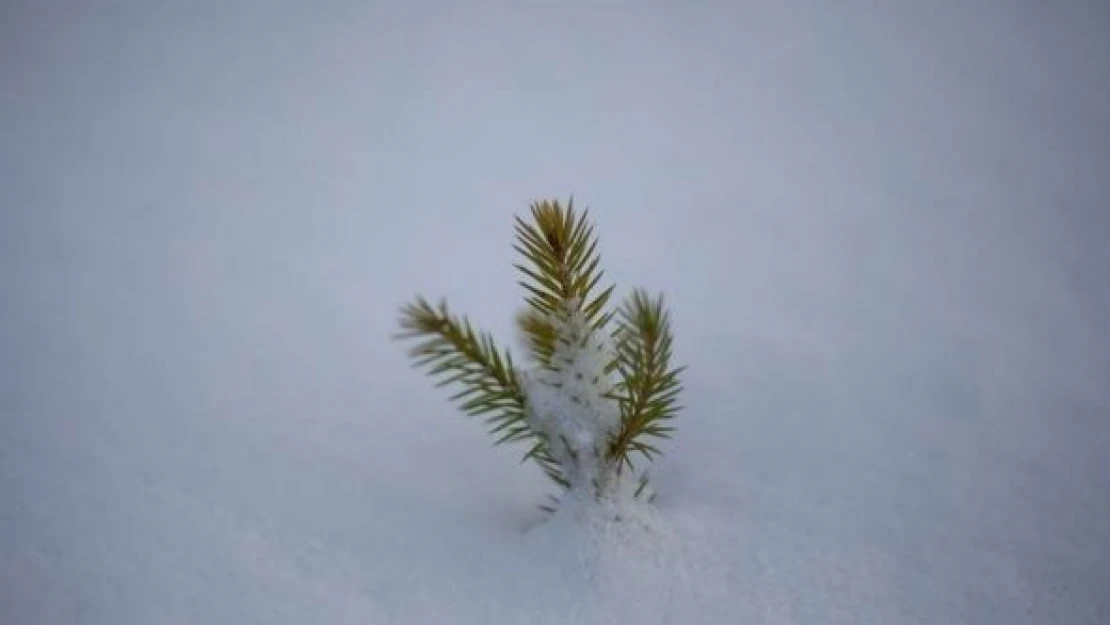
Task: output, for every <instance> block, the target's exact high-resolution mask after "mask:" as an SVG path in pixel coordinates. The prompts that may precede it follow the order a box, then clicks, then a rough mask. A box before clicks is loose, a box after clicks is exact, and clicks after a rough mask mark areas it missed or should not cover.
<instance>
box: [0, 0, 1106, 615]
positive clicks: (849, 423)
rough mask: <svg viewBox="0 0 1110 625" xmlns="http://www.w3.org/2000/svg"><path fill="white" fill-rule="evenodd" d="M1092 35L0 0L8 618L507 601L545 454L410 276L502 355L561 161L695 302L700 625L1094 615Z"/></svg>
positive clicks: (657, 275) (1048, 24)
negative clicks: (422, 339)
mask: <svg viewBox="0 0 1110 625" xmlns="http://www.w3.org/2000/svg"><path fill="white" fill-rule="evenodd" d="M1108 35H1110V10H1108V8H1107V7H1106V6H1105V5H1104V4H1102V3H1099V2H1082V1H1080V0H1074V1H1073V0H1067V1H1064V2H1055V3H1051V4H1046V3H1037V2H1022V1H1019V0H1014V1H1011V2H1000V3H991V4H989V5H988V4H983V3H967V2H954V1H953V2H948V1H941V2H931V3H914V2H888V3H875V2H855V1H848V2H837V3H826V2H809V1H805V0H799V1H793V2H746V3H732V2H720V3H713V2H691V3H665V2H647V3H645V2H637V3H631V2H628V3H620V2H613V3H608V2H600V3H593V2H589V3H587V2H581V3H575V2H570V3H565V2H564V3H561V4H559V5H558V6H554V5H547V4H541V3H494V2H472V3H447V2H407V3H400V2H398V3H379V2H349V1H346V2H345V1H338V0H337V1H328V0H325V1H322V2H313V3H296V2H284V1H277V2H254V1H250V0H246V1H235V2H190V3H184V2H181V3H174V2H158V3H148V2H105V3H82V2H63V1H58V2H40V3H31V2H5V3H4V4H3V6H0V562H2V563H3V564H0V620H3V621H5V622H10V623H66V622H74V623H75V622H104V623H108V622H112V623H121V622H143V623H153V622H167V623H168V622H197V621H201V622H209V623H213V622H223V621H228V622H232V621H236V622H242V620H243V619H252V620H253V619H256V618H257V619H260V620H266V621H268V622H275V621H280V620H281V619H282V618H286V619H288V620H289V622H303V621H304V620H305V619H306V618H311V619H314V620H322V621H327V622H339V621H343V622H345V621H346V620H348V619H349V620H351V621H356V620H357V621H359V622H392V621H393V620H396V621H397V622H418V621H421V619H423V620H422V621H421V622H436V621H435V617H434V616H430V615H431V614H432V612H426V611H425V612H422V611H421V610H430V609H432V608H430V607H429V606H430V605H433V604H434V603H435V601H437V600H440V601H442V602H444V604H445V605H450V606H451V609H450V610H448V611H446V612H445V614H447V615H448V616H444V617H443V618H444V619H445V620H444V621H443V622H452V621H451V618H452V616H451V615H453V618H454V619H455V620H454V622H472V621H471V620H470V618H471V617H473V619H474V620H473V622H489V621H488V617H489V615H490V614H493V613H494V612H493V611H492V610H494V608H491V607H489V605H492V604H495V603H497V602H502V603H505V602H509V601H511V600H512V593H509V592H507V591H504V590H503V589H504V588H506V587H507V586H505V585H503V584H502V585H500V586H499V582H498V581H496V580H497V579H498V577H497V576H498V575H499V574H501V575H504V573H503V572H501V573H499V572H498V570H496V569H495V568H493V567H492V565H491V568H488V569H485V568H482V565H481V562H482V561H483V558H482V553H483V552H484V551H485V550H486V548H487V547H488V546H489V545H497V544H499V543H500V542H502V541H504V540H505V539H504V536H501V535H500V534H497V532H501V533H505V532H513V531H518V530H520V529H521V528H523V527H526V526H528V525H529V524H530V523H533V522H534V521H535V520H536V518H537V515H536V511H535V504H536V503H538V502H541V501H542V498H543V495H544V494H545V492H546V485H545V484H544V483H543V480H542V477H541V476H539V475H538V472H536V471H534V470H533V469H532V468H531V467H526V468H521V467H520V466H519V465H518V463H517V459H518V454H519V450H515V449H501V448H498V449H495V450H492V451H491V450H490V449H489V439H488V438H487V437H486V436H485V434H484V432H483V431H482V427H481V425H480V424H479V423H477V422H474V421H470V420H466V419H464V418H462V417H461V416H459V415H458V414H457V412H456V410H455V409H454V408H453V407H452V406H451V405H449V404H448V403H447V402H446V396H447V394H446V393H443V392H437V391H435V390H433V389H432V387H431V384H430V381H429V380H427V379H426V378H425V377H424V376H423V375H422V374H420V373H418V372H415V371H413V370H411V369H410V368H409V364H408V362H407V359H406V356H405V349H406V346H405V345H402V344H398V343H394V342H392V341H391V340H390V335H391V334H392V333H393V332H394V331H395V329H396V315H397V309H398V307H399V306H400V305H401V304H402V303H404V302H405V301H408V300H409V299H410V298H411V297H413V296H414V295H416V294H417V293H420V294H424V295H427V296H429V297H433V298H435V297H439V296H445V297H447V299H448V300H449V301H450V302H451V303H452V305H453V306H454V307H455V309H456V310H458V311H460V312H465V313H466V314H468V315H469V316H470V317H471V319H472V320H473V321H474V322H475V323H476V324H477V325H478V326H480V327H481V328H483V329H489V330H491V331H494V332H495V333H496V334H497V335H498V336H499V337H500V338H501V339H502V341H503V343H505V344H508V345H512V346H513V347H516V345H515V336H514V334H513V332H512V317H513V314H514V313H515V312H516V310H517V307H518V306H520V304H521V292H520V289H518V288H517V287H516V286H515V280H516V276H515V273H514V270H513V269H512V265H511V263H512V262H514V261H515V257H514V252H513V250H512V248H511V243H512V218H513V216H514V215H516V214H524V213H525V212H526V211H527V208H528V205H529V203H530V202H532V201H533V200H536V199H540V198H561V199H564V200H565V199H567V198H568V197H570V196H571V195H573V196H574V198H575V203H576V205H579V206H582V207H588V208H589V209H590V210H591V214H592V215H593V216H594V220H595V222H596V224H597V232H598V235H599V236H600V238H601V251H602V259H603V266H604V267H606V268H607V271H608V273H607V275H608V276H609V277H610V278H611V279H612V280H614V281H616V282H617V283H618V285H619V290H618V293H620V294H623V293H626V292H627V291H628V289H629V288H630V287H632V286H644V287H647V288H649V289H651V290H653V291H661V292H663V293H664V294H665V295H666V296H667V298H668V302H669V303H670V304H671V308H672V312H673V315H674V320H675V325H676V328H675V331H676V349H677V356H678V358H679V359H680V360H682V361H683V363H684V364H687V365H689V372H688V375H687V379H686V380H687V383H686V387H687V393H686V395H685V397H684V404H685V405H686V406H687V409H686V411H685V412H684V413H683V415H682V416H681V417H680V418H681V421H680V422H679V423H678V426H679V436H678V437H677V438H676V440H675V441H674V442H673V446H672V448H671V449H670V452H669V454H668V455H667V456H666V458H665V459H664V460H663V461H662V462H661V463H660V464H659V466H658V468H657V471H656V482H657V485H658V487H659V489H660V490H661V491H662V494H661V500H660V501H661V506H662V507H663V508H664V509H669V510H674V511H679V512H682V513H684V514H690V515H692V516H693V517H694V518H697V519H699V523H701V526H702V527H703V528H710V529H711V530H712V532H711V533H712V534H713V535H714V536H718V537H719V538H718V539H719V540H720V541H721V542H720V543H719V548H715V549H714V550H715V551H717V552H718V554H719V558H721V559H720V560H719V561H718V562H717V563H716V565H715V566H716V567H717V568H715V569H714V571H715V572H714V573H712V584H715V587H716V588H718V590H720V597H718V599H719V604H715V605H718V606H719V608H720V610H722V611H721V612H720V614H722V615H724V614H727V615H728V617H727V618H728V619H731V618H733V617H736V618H739V616H741V615H743V616H746V617H749V618H750V619H751V620H752V622H757V621H761V620H762V621H765V622H822V623H829V622H876V623H893V622H948V623H957V622H999V623H1050V622H1054V623H1092V624H1094V623H1105V622H1107V621H1108V620H1110V605H1108V604H1107V600H1106V598H1105V597H1104V591H1105V588H1106V587H1107V584H1108V583H1110V567H1108V566H1107V562H1108V561H1110V547H1108V545H1110V530H1108V529H1107V528H1108V527H1110V525H1107V523H1106V519H1107V518H1110V468H1108V466H1107V465H1108V460H1107V458H1108V457H1110V456H1108V453H1110V391H1107V390H1106V383H1107V380H1110V341H1108V340H1107V333H1108V331H1110V295H1108V293H1110V291H1108V287H1110V284H1108V282H1110V280H1108V275H1110V274H1108V270H1110V246H1108V245H1107V243H1108V242H1110V182H1108V180H1110V178H1108V173H1110V85H1108V83H1107V76H1110V36H1108ZM491 527H492V528H493V529H490V528H491ZM706 531H707V532H709V530H708V529H707V530H706ZM476 536H481V538H479V537H476ZM432 537H435V538H432ZM718 539H715V540H718ZM438 541H442V542H443V543H444V544H442V545H441V544H440V543H439V542H438ZM467 545H471V546H469V547H468V546H467ZM483 545H484V546H485V547H483ZM460 550H461V551H460ZM510 550H511V548H510ZM417 554H421V555H417ZM467 554H470V555H467ZM467 567H471V568H467ZM474 567H477V568H476V569H475V568H474ZM468 570H469V571H471V572H472V573H473V571H474V570H478V571H480V572H481V574H479V575H476V576H474V577H472V578H468V577H467V576H466V575H465V574H464V573H460V571H468ZM483 575H484V576H485V578H484V579H492V580H494V581H488V582H487V581H474V580H475V579H478V580H480V579H483V578H482V576H483ZM707 575H709V574H708V573H707ZM510 577H511V576H510ZM467 579H470V580H471V581H464V580H467ZM501 581H502V582H507V581H508V580H501ZM486 584H489V587H487V586H486ZM498 592H502V593H504V595H503V596H502V595H498V594H497V593H498ZM421 593H426V594H421ZM690 596H691V597H695V595H690ZM726 596H727V600H726V599H725V598H724V597H726ZM421 597H424V598H421ZM427 597H432V598H433V599H427ZM435 598H439V599H435ZM670 600H677V599H675V598H674V597H671V599H670ZM429 601H431V602H432V603H428V602H429ZM599 601H601V600H599ZM689 601H690V602H691V603H690V606H691V607H690V612H689V614H693V615H696V614H699V612H698V608H697V607H696V603H697V602H696V601H695V600H694V599H690V600H689ZM679 602H680V603H681V601H679ZM701 605H702V606H705V605H708V604H706V603H702V604H701ZM419 606H423V607H419ZM437 609H438V608H437ZM599 609H600V610H602V612H601V613H602V614H606V612H604V610H605V609H606V608H604V607H602V608H599ZM467 610H470V611H467ZM703 614H704V613H703ZM684 618H685V617H684ZM722 618H725V617H722ZM413 619H417V620H413ZM706 622H711V621H706Z"/></svg>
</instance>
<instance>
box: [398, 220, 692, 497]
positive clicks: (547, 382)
mask: <svg viewBox="0 0 1110 625" xmlns="http://www.w3.org/2000/svg"><path fill="white" fill-rule="evenodd" d="M514 249H515V250H516V251H517V252H518V253H519V254H520V255H521V257H522V262H520V263H518V264H516V269H517V270H518V271H519V272H520V274H521V280H520V282H519V284H520V286H521V287H522V288H523V289H524V291H525V301H526V303H527V306H526V308H525V309H524V310H523V311H522V312H521V313H520V314H519V315H518V316H517V327H518V329H519V331H520V333H521V336H522V338H523V342H524V344H525V346H526V348H527V351H528V354H529V357H530V360H531V363H530V364H531V366H530V367H528V368H527V369H521V368H518V367H517V366H516V365H515V363H514V361H513V358H512V356H511V355H510V353H509V352H508V351H507V350H500V349H498V347H497V345H496V344H495V343H494V340H493V337H492V336H491V335H490V334H489V333H485V332H479V331H476V330H475V329H474V328H473V326H472V325H471V324H470V321H469V320H468V319H467V318H466V317H464V316H459V315H457V314H454V313H453V312H452V311H451V310H450V309H449V308H448V306H447V303H446V302H444V301H440V302H439V304H438V305H436V306H433V305H432V304H430V303H429V302H428V301H427V300H425V299H424V298H422V297H417V298H416V299H415V300H414V301H413V302H411V303H409V304H407V305H405V306H403V307H402V309H401V319H400V324H401V328H402V332H401V333H400V334H398V335H397V337H398V338H401V339H416V340H418V342H417V343H416V344H415V345H414V346H413V347H412V348H411V350H410V355H411V357H412V358H413V359H414V366H416V367H420V368H425V369H427V371H428V373H429V374H430V375H431V376H432V377H433V378H437V379H438V381H437V384H436V386H439V387H444V386H454V387H456V388H457V389H458V390H457V392H456V393H455V394H454V395H453V396H452V397H451V401H453V402H456V403H458V404H459V407H460V408H461V409H462V411H463V412H464V413H466V414H468V415H471V416H478V417H483V418H484V420H485V424H486V425H487V426H488V427H489V431H490V434H492V435H493V436H494V437H495V444H502V443H513V442H523V443H525V444H526V445H527V451H526V453H525V454H524V458H523V460H524V461H527V460H532V461H534V462H535V463H537V464H538V465H539V467H540V469H541V470H542V471H543V472H544V473H545V474H546V475H547V476H548V477H549V478H550V479H551V480H552V481H553V482H554V483H555V484H556V485H557V486H558V487H559V488H560V489H561V491H562V493H561V495H562V497H568V496H569V497H574V498H582V497H586V498H588V499H593V500H597V501H612V500H618V499H622V498H626V497H630V498H637V499H645V500H649V501H650V500H652V499H653V498H654V493H653V491H652V489H651V487H650V485H649V483H648V477H647V473H646V471H642V470H641V471H637V467H636V464H635V462H634V460H635V459H637V458H642V459H645V460H648V461H652V460H654V459H655V458H656V457H657V456H659V455H660V453H661V452H660V450H659V448H658V447H657V446H656V444H655V442H656V441H657V440H658V439H665V438H669V437H670V435H671V433H672V432H673V431H674V427H673V426H672V425H670V423H671V420H672V419H673V418H674V417H675V415H676V414H677V412H678V410H679V406H678V405H677V403H676V401H677V398H678V395H679V393H680V392H681V388H682V387H681V383H680V381H679V375H680V374H681V373H682V371H683V370H684V367H675V366H673V365H672V363H671V359H672V335H671V325H670V315H669V313H668V311H667V309H666V307H665V306H664V303H663V297H662V295H659V296H655V297H652V296H650V295H649V294H648V293H647V292H645V291H643V290H641V289H635V290H633V291H632V293H631V294H629V296H628V297H627V298H626V299H625V300H624V302H623V303H622V304H621V305H620V306H618V307H616V308H613V309H611V308H610V307H609V302H610V299H611V296H612V294H613V288H614V287H613V286H607V287H605V288H600V287H599V283H600V282H601V279H602V276H603V272H602V271H601V269H599V267H598V265H599V263H600V258H601V257H600V255H599V253H598V250H597V238H596V237H595V236H594V230H593V226H592V225H591V224H590V222H589V212H588V211H585V210H584V211H582V212H580V213H579V212H576V211H575V209H574V205H573V200H570V201H569V202H568V203H567V205H566V206H565V207H564V206H563V205H561V204H560V203H559V202H558V201H542V202H536V203H534V204H532V206H531V221H530V222H529V221H525V220H524V219H522V218H521V217H517V218H516V244H515V245H514ZM562 497H555V498H553V500H554V501H555V502H556V503H557V502H558V501H560V500H561V499H562ZM545 508H546V509H548V510H551V511H553V510H554V509H553V508H552V507H550V506H546V507H545Z"/></svg>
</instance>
